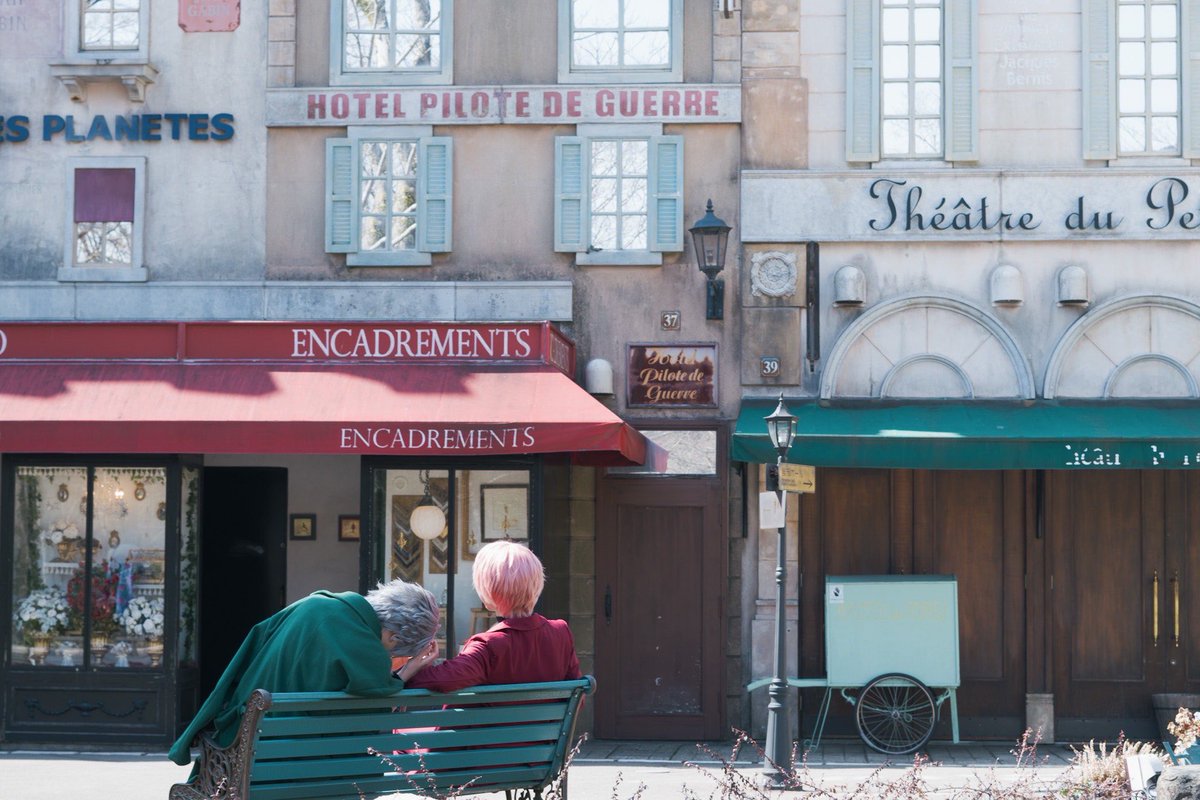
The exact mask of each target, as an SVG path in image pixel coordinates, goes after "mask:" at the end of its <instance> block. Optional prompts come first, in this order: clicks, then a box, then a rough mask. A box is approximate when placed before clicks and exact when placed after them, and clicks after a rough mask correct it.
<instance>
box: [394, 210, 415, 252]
mask: <svg viewBox="0 0 1200 800" xmlns="http://www.w3.org/2000/svg"><path fill="white" fill-rule="evenodd" d="M391 243H392V249H393V250H414V249H416V246H417V222H416V219H414V218H413V217H409V216H400V217H394V218H393V219H392V235H391Z"/></svg>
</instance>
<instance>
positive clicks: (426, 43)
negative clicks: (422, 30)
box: [396, 34, 441, 68]
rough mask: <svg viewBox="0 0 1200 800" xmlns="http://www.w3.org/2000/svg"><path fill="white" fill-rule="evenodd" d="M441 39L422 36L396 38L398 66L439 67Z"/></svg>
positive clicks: (400, 35)
mask: <svg viewBox="0 0 1200 800" xmlns="http://www.w3.org/2000/svg"><path fill="white" fill-rule="evenodd" d="M440 39H441V37H440V36H428V35H420V34H399V35H397V36H396V66H397V67H401V68H406V67H407V68H411V67H437V66H440V63H441V53H440V52H439V51H440V48H441V42H440Z"/></svg>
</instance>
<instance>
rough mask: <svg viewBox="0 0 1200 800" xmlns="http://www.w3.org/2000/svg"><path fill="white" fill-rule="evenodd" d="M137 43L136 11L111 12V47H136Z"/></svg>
mask: <svg viewBox="0 0 1200 800" xmlns="http://www.w3.org/2000/svg"><path fill="white" fill-rule="evenodd" d="M137 45H138V14H137V12H136V11H134V12H131V13H130V12H127V13H122V14H113V47H137Z"/></svg>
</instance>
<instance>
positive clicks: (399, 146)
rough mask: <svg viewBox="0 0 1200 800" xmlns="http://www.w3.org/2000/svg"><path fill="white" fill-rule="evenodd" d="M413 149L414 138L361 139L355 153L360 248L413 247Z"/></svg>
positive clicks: (415, 211)
mask: <svg viewBox="0 0 1200 800" xmlns="http://www.w3.org/2000/svg"><path fill="white" fill-rule="evenodd" d="M417 150H418V148H417V143H416V142H415V141H409V142H396V141H382V142H371V141H367V142H363V143H362V145H361V148H360V156H359V164H360V168H361V173H360V176H359V218H360V220H361V226H360V242H359V246H360V248H361V249H362V250H366V251H376V252H387V251H391V250H413V249H415V248H416V246H417Z"/></svg>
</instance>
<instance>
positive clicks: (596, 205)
mask: <svg viewBox="0 0 1200 800" xmlns="http://www.w3.org/2000/svg"><path fill="white" fill-rule="evenodd" d="M648 152H649V143H648V142H647V141H646V140H645V139H617V140H605V139H596V140H593V141H592V143H591V164H590V175H591V181H590V191H591V196H590V206H589V210H590V211H591V220H592V231H591V234H592V238H591V245H592V247H594V248H597V249H600V250H645V249H646V247H647V243H646V224H647V215H648V209H647V201H646V192H647V187H648V178H647V174H648V169H649V168H648V161H647V158H648Z"/></svg>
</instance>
